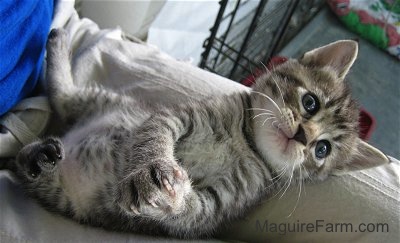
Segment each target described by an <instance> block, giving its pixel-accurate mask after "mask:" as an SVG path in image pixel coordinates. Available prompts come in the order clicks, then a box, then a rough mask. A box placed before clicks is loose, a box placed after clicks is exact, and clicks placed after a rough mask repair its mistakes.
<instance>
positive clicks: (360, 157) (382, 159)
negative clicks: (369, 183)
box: [332, 138, 390, 175]
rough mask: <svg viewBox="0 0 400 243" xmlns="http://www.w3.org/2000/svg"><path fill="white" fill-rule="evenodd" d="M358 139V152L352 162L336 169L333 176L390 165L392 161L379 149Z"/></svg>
mask: <svg viewBox="0 0 400 243" xmlns="http://www.w3.org/2000/svg"><path fill="white" fill-rule="evenodd" d="M357 139H358V140H359V141H358V146H357V152H356V154H355V155H353V158H352V160H351V161H350V162H348V163H347V164H344V165H338V166H337V167H335V168H334V170H333V171H332V174H334V175H342V174H346V173H347V172H350V171H356V170H363V169H369V168H372V167H376V166H380V165H383V164H388V163H390V159H389V158H388V157H387V156H386V155H385V154H384V153H382V152H381V151H380V150H379V149H377V148H375V147H373V146H372V145H369V144H368V143H366V142H364V141H362V140H361V139H360V138H357Z"/></svg>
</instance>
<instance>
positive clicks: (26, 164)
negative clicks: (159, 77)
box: [17, 138, 64, 179]
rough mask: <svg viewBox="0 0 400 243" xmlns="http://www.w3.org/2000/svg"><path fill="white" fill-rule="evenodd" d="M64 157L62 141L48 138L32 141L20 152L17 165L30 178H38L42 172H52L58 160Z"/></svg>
mask: <svg viewBox="0 0 400 243" xmlns="http://www.w3.org/2000/svg"><path fill="white" fill-rule="evenodd" d="M63 158H64V149H63V145H62V143H61V141H60V140H59V139H56V138H48V139H46V140H44V141H39V142H34V143H31V144H29V145H27V146H25V147H24V148H22V150H21V151H20V152H19V153H18V155H17V166H18V171H19V173H21V172H24V174H25V176H27V177H29V178H32V179H34V178H36V177H38V176H39V175H40V174H41V173H42V172H51V171H52V170H53V169H54V167H55V166H56V164H57V162H58V161H60V160H62V159H63Z"/></svg>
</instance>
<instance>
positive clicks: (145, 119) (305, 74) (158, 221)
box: [17, 30, 389, 238]
mask: <svg viewBox="0 0 400 243" xmlns="http://www.w3.org/2000/svg"><path fill="white" fill-rule="evenodd" d="M66 38H67V37H66V33H65V32H64V31H63V30H52V31H51V33H50V35H49V41H48V45H47V65H48V67H47V79H48V92H49V96H50V100H51V102H52V106H53V108H54V110H55V111H56V112H57V113H58V114H59V115H60V117H61V118H62V119H64V120H65V121H66V122H68V123H69V124H72V125H71V127H70V128H69V130H68V131H67V132H66V133H65V135H64V136H62V137H61V138H47V139H43V140H41V141H36V142H34V143H32V144H30V145H27V146H25V147H24V148H23V149H22V150H21V151H20V153H19V154H18V156H17V167H18V170H17V174H18V176H19V178H20V180H21V182H22V185H23V186H24V188H26V190H27V192H28V193H29V194H30V195H31V196H32V197H35V198H37V199H38V201H39V202H40V203H42V204H43V205H44V206H45V207H47V208H48V209H49V210H52V211H56V212H59V213H61V214H64V215H67V216H69V217H72V218H74V219H75V220H78V221H80V222H84V223H88V224H91V225H96V226H102V227H104V228H107V229H111V230H122V231H134V232H146V233H152V234H167V235H172V236H176V237H181V238H198V237H207V236H210V235H211V234H212V233H214V232H215V231H216V230H217V229H218V227H219V226H220V225H221V224H222V222H227V221H229V220H232V219H234V218H237V217H238V216H240V215H241V214H243V212H245V210H246V209H248V208H249V207H250V206H252V205H255V204H256V203H257V202H258V201H259V200H260V199H261V198H264V197H267V196H268V195H271V194H270V193H271V191H275V190H278V189H282V188H286V187H288V186H289V185H290V184H291V183H293V181H299V180H301V179H302V178H305V177H310V178H313V179H314V178H318V179H321V180H322V179H325V178H326V177H327V176H328V175H329V174H339V173H344V172H348V171H352V170H359V169H363V168H369V167H373V166H378V165H381V164H384V163H388V162H389V159H388V158H387V157H386V156H385V155H384V154H383V153H382V152H380V151H379V150H377V149H376V148H374V147H372V146H370V145H368V144H367V143H365V142H363V141H361V140H360V139H359V138H358V123H357V122H358V109H357V106H356V104H355V103H354V101H353V100H352V99H351V97H350V93H349V90H348V88H347V86H346V84H345V82H344V77H345V75H346V73H347V72H348V71H349V69H350V66H351V65H352V64H353V62H354V60H355V58H356V55H357V43H356V42H354V41H348V40H345V41H337V42H334V43H332V44H330V45H327V46H324V47H320V48H318V49H315V50H312V51H310V52H307V53H306V54H305V55H304V56H303V57H302V58H301V59H299V60H294V59H293V60H289V61H287V62H286V63H284V64H282V65H280V66H278V67H277V68H276V69H275V70H273V71H272V72H270V73H267V74H265V75H264V76H262V77H260V78H259V79H258V80H257V82H256V84H255V86H254V88H253V91H252V92H241V93H236V94H232V95H227V96H223V97H210V99H209V100H207V101H202V102H196V101H188V104H186V105H182V106H177V107H161V106H154V105H152V104H145V103H144V102H141V101H138V100H136V99H135V98H134V97H131V96H129V95H121V94H117V93H114V92H113V91H112V90H109V89H106V88H104V87H87V88H78V87H77V86H74V82H73V80H72V75H71V67H70V63H69V60H68V46H67V44H66Z"/></svg>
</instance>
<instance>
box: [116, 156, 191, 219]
mask: <svg viewBox="0 0 400 243" xmlns="http://www.w3.org/2000/svg"><path fill="white" fill-rule="evenodd" d="M190 190H191V185H190V181H189V178H188V176H187V173H186V171H185V170H183V169H182V168H181V167H180V166H179V165H177V164H175V165H171V163H168V162H165V161H160V162H158V163H155V164H152V165H150V166H145V167H142V168H138V169H137V171H134V172H132V173H131V174H130V175H128V177H127V178H126V179H124V180H123V181H121V184H120V186H119V191H118V203H119V205H120V206H121V207H122V208H123V209H124V210H125V211H127V212H128V213H129V214H133V215H144V216H152V217H155V218H157V217H165V216H169V215H177V214H179V213H181V212H182V210H183V209H184V203H185V196H186V195H187V194H188V193H189V191H190Z"/></svg>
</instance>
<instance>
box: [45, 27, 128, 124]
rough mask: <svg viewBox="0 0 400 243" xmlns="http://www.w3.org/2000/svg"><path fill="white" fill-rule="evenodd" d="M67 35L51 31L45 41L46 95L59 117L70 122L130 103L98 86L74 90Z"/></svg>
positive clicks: (76, 87)
mask: <svg viewBox="0 0 400 243" xmlns="http://www.w3.org/2000/svg"><path fill="white" fill-rule="evenodd" d="M67 40H68V35H67V33H66V32H65V31H64V30H62V29H53V30H51V32H50V34H49V38H48V41H47V70H46V79H47V86H48V89H47V92H48V95H49V98H50V102H51V104H52V106H53V107H54V108H55V110H56V111H57V113H58V114H59V115H60V117H61V118H62V119H64V120H66V121H70V122H74V121H75V120H77V118H79V117H83V116H89V115H90V114H91V113H92V112H101V111H102V110H104V109H107V108H109V107H110V106H112V105H115V104H121V103H127V102H131V101H132V100H131V98H129V97H127V96H123V95H121V94H117V93H115V92H113V91H112V90H110V89H107V88H105V87H99V86H85V87H78V86H76V85H75V84H74V80H73V77H72V73H71V63H70V56H69V46H68V41H67Z"/></svg>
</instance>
